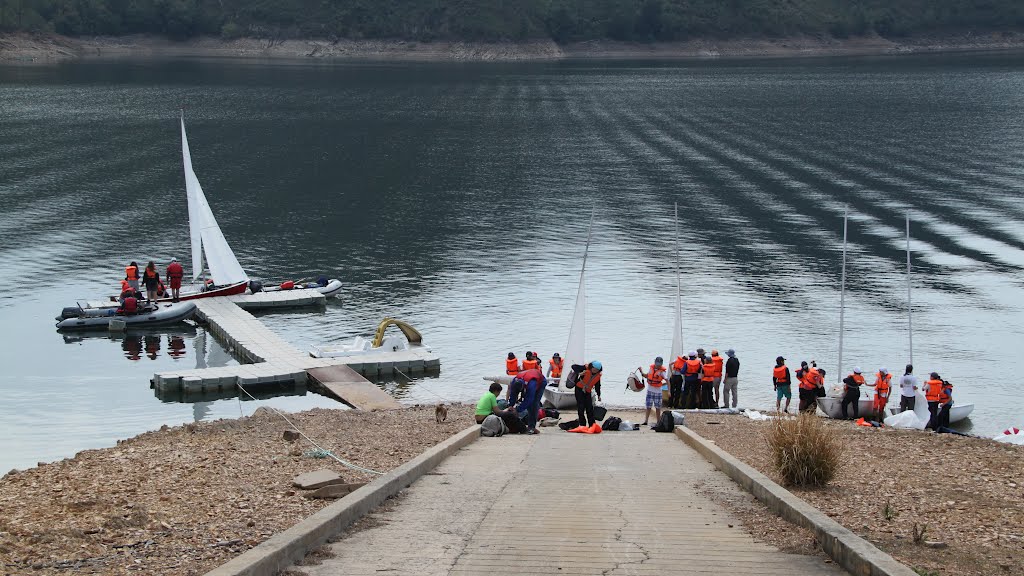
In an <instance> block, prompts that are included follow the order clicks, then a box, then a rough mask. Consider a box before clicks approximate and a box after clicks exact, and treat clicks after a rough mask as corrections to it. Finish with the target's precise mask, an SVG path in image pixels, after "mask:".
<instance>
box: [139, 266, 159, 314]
mask: <svg viewBox="0 0 1024 576" xmlns="http://www.w3.org/2000/svg"><path fill="white" fill-rule="evenodd" d="M142 283H143V284H145V285H146V303H147V304H149V303H151V302H153V300H156V299H157V296H156V293H157V291H158V290H159V289H160V273H159V272H157V271H156V264H154V263H153V261H152V260H150V262H149V264H147V265H146V269H145V270H143V271H142Z"/></svg>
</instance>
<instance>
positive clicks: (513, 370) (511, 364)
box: [505, 352, 522, 376]
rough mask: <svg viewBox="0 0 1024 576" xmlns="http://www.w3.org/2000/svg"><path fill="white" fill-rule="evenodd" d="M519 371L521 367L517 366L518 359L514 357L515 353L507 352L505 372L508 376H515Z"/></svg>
mask: <svg viewBox="0 0 1024 576" xmlns="http://www.w3.org/2000/svg"><path fill="white" fill-rule="evenodd" d="M520 372H522V369H521V368H520V367H519V360H517V359H516V355H515V354H513V353H512V352H509V353H508V359H507V360H505V374H508V375H509V376H515V375H516V374H519V373H520Z"/></svg>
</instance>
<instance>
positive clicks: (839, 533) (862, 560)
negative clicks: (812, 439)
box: [674, 426, 917, 576]
mask: <svg viewBox="0 0 1024 576" xmlns="http://www.w3.org/2000/svg"><path fill="white" fill-rule="evenodd" d="M674 431H675V433H676V436H678V437H679V438H680V439H682V440H683V442H685V443H686V444H687V445H689V446H690V447H691V448H693V449H694V450H696V451H697V452H698V453H699V454H700V455H701V456H703V457H704V458H706V459H707V460H708V461H709V462H711V463H712V464H714V465H715V467H716V468H718V469H719V470H721V471H722V472H725V474H726V475H727V476H729V478H732V480H733V481H734V482H736V483H737V484H739V485H740V486H742V487H743V488H744V489H746V490H747V491H748V492H750V493H751V494H753V495H754V497H755V498H757V499H758V500H760V501H761V502H763V503H764V504H765V505H766V506H768V509H769V510H771V511H772V512H774V513H776V514H778V515H779V516H781V517H782V518H784V519H785V520H788V521H789V522H792V523H793V524H796V525H797V526H802V527H804V528H807V529H808V530H810V531H812V532H814V535H815V537H817V539H818V542H819V543H820V544H821V548H822V550H824V551H825V553H826V554H828V555H829V556H830V557H831V558H832V559H833V560H835V562H836V563H837V564H839V565H840V566H842V567H843V568H844V569H845V570H847V571H848V572H849V573H850V574H853V575H855V576H917V572H914V571H913V570H911V569H910V568H908V567H907V566H906V565H904V564H901V563H900V562H897V561H896V559H895V558H893V557H892V556H890V555H888V554H886V553H885V552H883V551H882V550H879V549H878V548H877V547H875V545H874V544H872V543H870V542H868V541H867V540H865V539H863V538H861V537H860V536H857V535H856V534H854V533H853V532H851V531H850V530H849V529H847V528H845V527H843V526H842V525H841V524H839V523H838V522H836V521H835V520H833V519H832V518H829V517H828V516H827V515H826V514H825V513H824V512H822V511H821V510H818V509H817V508H815V507H814V506H811V505H810V504H808V503H807V502H805V501H803V500H801V499H800V498H798V497H797V496H796V495H794V494H793V493H792V492H790V491H789V490H786V489H785V488H783V487H782V486H780V485H778V484H777V483H775V482H774V481H772V480H771V479H770V478H768V477H767V476H765V475H764V474H762V473H760V472H758V471H757V470H755V469H754V468H753V467H751V466H748V465H747V464H744V463H743V462H741V461H740V460H739V459H737V458H736V457H734V456H733V455H731V454H729V453H728V452H726V451H725V450H723V449H721V448H719V447H718V446H717V445H716V444H715V443H714V442H709V441H707V440H705V439H704V438H702V437H701V436H700V435H698V434H697V433H696V432H694V431H693V430H690V429H689V428H685V427H683V426H677V427H676V428H675V430H674Z"/></svg>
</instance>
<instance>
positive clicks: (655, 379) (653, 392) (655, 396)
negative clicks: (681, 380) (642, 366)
mask: <svg viewBox="0 0 1024 576" xmlns="http://www.w3.org/2000/svg"><path fill="white" fill-rule="evenodd" d="M663 364H664V360H662V359H661V356H658V357H657V358H655V359H654V364H651V368H650V370H648V371H647V400H646V402H645V405H646V406H647V411H646V412H644V424H643V425H644V426H647V423H648V422H650V420H651V408H654V414H655V418H654V421H655V422H657V421H658V420H661V387H662V385H663V384H665V366H663Z"/></svg>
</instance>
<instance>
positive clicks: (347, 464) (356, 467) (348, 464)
mask: <svg viewBox="0 0 1024 576" xmlns="http://www.w3.org/2000/svg"><path fill="white" fill-rule="evenodd" d="M236 386H238V389H239V390H241V391H242V392H245V395H246V396H248V397H249V398H252V399H253V400H256V399H257V398H256V397H255V396H253V395H252V394H249V391H248V390H246V389H245V388H244V387H243V386H242V385H241V384H236ZM267 408H270V409H271V410H273V411H274V413H275V414H277V415H278V416H280V417H281V418H283V419H284V421H285V422H287V423H288V425H289V426H291V427H292V429H294V430H295V432H296V433H298V435H299V436H302V437H303V438H305V439H306V441H307V442H309V443H310V444H312V445H313V446H315V447H316V449H317V450H319V451H320V452H319V453H321V454H325V455H327V456H329V457H331V458H333V459H334V460H336V461H337V462H338V463H339V464H341V465H342V466H345V467H346V468H351V469H353V470H358V471H360V472H365V473H367V474H376V475H382V474H384V473H383V472H378V471H376V470H370V469H369V468H363V467H362V466H359V465H358V464H353V463H351V462H348V461H346V460H343V459H341V458H338V457H337V456H335V455H334V453H333V452H331V451H330V450H327V449H325V448H323V447H322V446H320V445H319V444H317V443H316V442H314V441H313V439H312V438H310V437H309V436H306V434H305V433H304V432H303V431H302V430H299V427H298V426H296V425H295V423H294V422H292V421H291V420H289V419H288V417H287V416H285V415H284V413H282V412H281V411H280V410H278V409H277V408H274V407H273V406H269V405H268V406H267Z"/></svg>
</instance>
